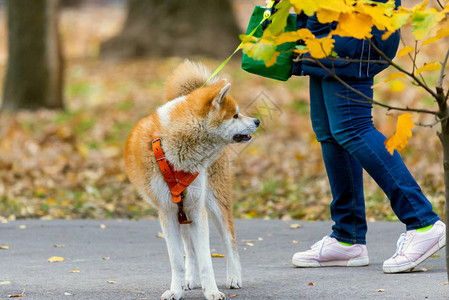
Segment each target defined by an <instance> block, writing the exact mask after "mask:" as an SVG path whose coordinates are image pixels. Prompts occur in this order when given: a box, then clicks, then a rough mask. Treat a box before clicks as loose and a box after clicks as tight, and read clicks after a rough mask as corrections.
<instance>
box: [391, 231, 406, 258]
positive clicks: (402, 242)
mask: <svg viewBox="0 0 449 300" xmlns="http://www.w3.org/2000/svg"><path fill="white" fill-rule="evenodd" d="M405 242H407V234H405V233H401V235H400V236H399V240H398V242H397V244H396V252H395V253H394V255H393V258H395V257H396V256H398V255H402V248H404V245H405Z"/></svg>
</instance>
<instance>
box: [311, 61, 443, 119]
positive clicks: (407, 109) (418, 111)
mask: <svg viewBox="0 0 449 300" xmlns="http://www.w3.org/2000/svg"><path fill="white" fill-rule="evenodd" d="M313 60H314V62H315V63H316V64H318V65H319V66H320V67H321V68H322V69H323V70H325V71H326V72H327V73H328V74H329V75H330V76H331V77H332V78H334V79H335V80H337V81H338V82H340V83H341V84H342V85H343V86H344V87H346V88H347V89H348V90H350V91H352V92H354V93H356V94H357V95H359V96H361V97H362V98H363V99H365V101H361V100H355V99H351V98H348V97H345V96H342V95H339V97H342V98H344V99H349V100H352V101H355V102H359V103H372V104H376V105H378V106H381V107H385V108H387V109H388V110H398V111H411V112H417V113H426V114H432V115H438V112H437V111H433V110H427V109H419V108H410V107H405V108H404V107H396V106H391V105H388V104H384V103H381V102H378V101H376V100H374V99H372V98H370V97H368V96H366V95H365V94H363V93H362V92H360V91H359V90H357V89H355V88H353V87H352V86H350V85H349V84H347V83H346V82H345V81H344V80H343V79H341V78H340V77H339V76H338V75H336V74H335V72H331V71H330V70H329V69H328V68H327V67H325V66H324V65H323V64H322V63H321V62H320V61H319V60H318V59H316V58H313Z"/></svg>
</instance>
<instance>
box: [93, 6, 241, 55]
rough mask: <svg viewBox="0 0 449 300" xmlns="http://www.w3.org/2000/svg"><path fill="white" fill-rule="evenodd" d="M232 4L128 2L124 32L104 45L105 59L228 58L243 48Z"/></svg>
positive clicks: (102, 52) (102, 46)
mask: <svg viewBox="0 0 449 300" xmlns="http://www.w3.org/2000/svg"><path fill="white" fill-rule="evenodd" d="M238 34H239V29H238V27H237V23H236V21H235V18H234V14H233V10H232V5H231V1H230V0H189V1H186V0H128V16H127V19H126V22H125V25H124V28H123V30H122V32H121V33H120V34H119V35H118V36H116V37H114V38H112V39H110V40H108V41H106V42H104V43H103V44H102V45H101V49H100V53H101V56H102V57H105V58H132V57H139V56H159V57H161V56H163V57H167V56H181V57H188V56H192V55H206V56H211V57H216V58H224V57H227V56H228V55H229V54H231V53H232V51H233V50H234V49H235V48H236V47H237V45H238V44H239V40H238Z"/></svg>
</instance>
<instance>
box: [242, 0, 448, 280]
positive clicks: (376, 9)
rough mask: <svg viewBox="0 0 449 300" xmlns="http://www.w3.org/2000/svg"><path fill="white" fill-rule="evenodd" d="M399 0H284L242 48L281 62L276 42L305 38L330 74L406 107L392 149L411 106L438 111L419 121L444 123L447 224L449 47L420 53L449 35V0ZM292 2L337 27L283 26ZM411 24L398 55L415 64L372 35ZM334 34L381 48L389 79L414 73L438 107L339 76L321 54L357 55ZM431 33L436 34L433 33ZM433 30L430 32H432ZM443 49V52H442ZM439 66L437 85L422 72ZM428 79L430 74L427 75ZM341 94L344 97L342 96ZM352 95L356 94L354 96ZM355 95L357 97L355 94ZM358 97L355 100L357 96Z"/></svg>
mask: <svg viewBox="0 0 449 300" xmlns="http://www.w3.org/2000/svg"><path fill="white" fill-rule="evenodd" d="M394 2H395V1H388V2H387V3H380V2H373V1H357V2H355V3H352V2H350V3H348V2H346V1H344V0H316V1H303V0H284V1H283V2H282V3H280V4H279V5H277V6H276V7H277V8H278V9H279V10H278V12H277V13H276V14H274V15H273V16H272V17H271V19H272V20H273V22H272V24H271V25H270V26H269V27H268V28H267V29H266V30H265V31H264V33H263V35H262V37H261V38H255V37H251V36H243V37H242V40H243V51H244V52H245V53H246V54H247V55H249V56H251V57H253V58H254V59H259V60H264V61H265V64H266V65H267V66H269V65H272V64H274V63H275V62H276V57H277V55H278V54H279V52H278V51H277V50H276V47H277V46H278V45H280V44H283V43H286V42H294V41H297V40H303V41H304V43H305V46H297V47H296V49H295V50H293V51H294V52H297V53H300V54H306V53H309V54H310V55H308V56H307V57H306V58H303V60H310V61H312V62H315V63H316V64H318V65H319V66H320V67H321V68H322V69H323V70H325V71H326V72H327V73H328V74H329V76H331V77H333V78H334V79H335V80H337V81H339V82H340V83H341V84H343V85H344V86H346V88H348V89H350V90H352V91H353V92H355V93H357V94H358V95H360V96H361V97H363V98H364V99H365V101H366V102H369V103H373V104H376V105H379V106H382V107H384V108H386V109H388V110H396V111H403V112H407V113H403V114H402V115H401V116H399V117H398V122H397V129H396V133H395V134H394V135H393V136H392V137H391V138H389V139H387V140H386V141H385V145H386V147H387V149H388V150H389V151H390V153H393V151H394V150H395V149H397V150H400V149H402V148H404V146H405V145H406V144H407V142H408V139H409V137H411V136H412V133H411V128H412V127H413V126H414V122H413V121H412V120H411V117H412V115H410V114H409V113H408V112H414V113H419V114H430V115H433V116H434V117H435V120H436V121H435V122H434V123H432V124H418V125H423V126H428V127H433V126H436V125H440V126H441V127H440V132H438V133H437V134H438V137H439V139H440V141H441V144H442V147H443V168H444V184H445V199H446V204H445V209H446V217H445V219H446V224H449V109H448V104H447V102H448V99H449V87H448V86H447V83H448V82H447V81H446V80H445V76H446V73H445V69H446V67H447V66H448V60H449V49H446V50H445V52H444V53H435V58H434V59H441V60H442V61H441V62H439V61H430V62H427V63H425V64H424V65H418V64H417V56H418V54H419V52H420V48H421V47H424V46H426V45H429V44H432V43H435V42H438V41H439V40H440V39H442V38H444V37H446V36H449V19H448V13H449V1H448V0H446V1H444V2H443V1H440V0H436V2H435V3H434V4H435V7H430V8H427V5H428V2H429V0H424V1H421V2H420V3H418V4H417V5H415V6H414V7H413V8H405V7H399V8H397V9H395V6H394V5H395V4H394ZM291 7H293V8H294V9H295V11H296V12H297V13H298V14H299V13H301V12H303V13H305V14H306V15H308V16H312V15H314V14H315V13H316V15H317V17H318V21H320V22H321V23H330V22H334V21H336V22H338V25H337V27H336V28H335V29H334V30H332V31H331V32H330V33H329V35H328V36H325V37H322V38H316V37H315V36H314V35H313V34H312V33H311V32H310V31H309V30H308V29H299V30H297V31H292V32H284V30H283V28H284V27H285V24H286V18H287V16H288V13H289V11H290V9H291ZM406 26H408V27H409V28H411V30H412V33H413V36H414V38H415V41H414V44H412V45H413V46H407V45H405V46H404V47H403V48H402V49H401V50H400V51H399V53H398V56H404V55H408V56H409V57H410V59H411V67H410V68H407V67H403V66H401V65H399V64H397V63H396V62H394V61H392V60H391V59H390V58H389V57H387V55H386V54H384V53H383V52H382V51H381V50H380V49H379V48H378V47H377V46H376V44H375V43H374V42H373V41H372V40H371V39H370V38H371V36H372V35H371V32H372V28H373V27H377V28H378V29H379V30H383V31H385V34H384V38H387V37H388V36H389V35H390V34H391V33H393V32H394V31H396V30H398V29H401V28H405V27H406ZM332 35H339V36H348V37H353V38H357V39H365V40H366V41H367V42H368V43H369V44H370V45H371V47H372V48H373V49H374V50H375V51H376V52H377V53H378V54H379V56H380V58H381V59H380V60H379V61H377V62H378V63H385V64H388V65H390V66H392V67H393V68H394V69H396V71H397V72H394V73H392V74H391V75H390V77H389V78H388V79H386V80H385V82H387V81H390V80H394V79H397V78H406V79H409V81H410V83H411V85H413V86H415V87H417V88H421V89H423V90H424V91H426V93H427V94H428V95H429V96H431V97H432V98H433V99H434V100H435V106H436V107H435V109H434V110H429V109H422V108H413V107H408V106H404V107H398V106H392V105H389V104H385V103H381V102H379V101H376V100H374V99H371V98H369V97H367V96H366V95H364V94H363V93H361V92H360V91H357V90H356V89H354V88H353V87H351V86H350V85H348V84H347V83H346V82H345V81H344V80H343V79H342V78H340V77H339V76H338V75H337V74H336V72H335V71H334V70H333V69H332V67H329V66H326V65H325V64H323V63H322V62H321V61H320V59H326V60H331V61H332V60H334V61H342V60H343V61H357V62H360V60H351V59H347V58H346V59H345V58H340V57H337V56H336V54H335V53H334V52H333V51H332V50H333V43H334V40H333V39H332ZM430 35H432V36H430ZM429 36H430V37H429ZM438 54H441V55H438ZM428 71H440V72H439V77H438V78H439V79H438V80H436V83H435V86H434V87H432V86H431V85H430V84H428V83H427V81H426V80H425V78H424V76H423V72H428ZM428 81H429V82H430V81H431V80H428ZM340 97H344V96H341V95H340ZM350 100H351V99H350ZM352 100H354V99H352ZM354 101H356V100H354ZM448 239H449V227H447V228H446V240H448ZM446 266H447V271H448V277H449V247H446Z"/></svg>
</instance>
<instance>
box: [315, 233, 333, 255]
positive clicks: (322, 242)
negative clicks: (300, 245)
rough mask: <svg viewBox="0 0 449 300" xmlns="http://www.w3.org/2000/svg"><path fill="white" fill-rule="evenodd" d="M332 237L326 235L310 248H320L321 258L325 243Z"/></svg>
mask: <svg viewBox="0 0 449 300" xmlns="http://www.w3.org/2000/svg"><path fill="white" fill-rule="evenodd" d="M328 238H330V236H328V235H326V236H325V237H323V238H322V239H321V240H319V241H318V242H316V243H315V244H313V245H312V247H310V249H316V248H318V247H319V248H320V249H319V250H318V259H320V258H321V251H322V250H323V247H324V243H325V242H326V240H327V239H328Z"/></svg>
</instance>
